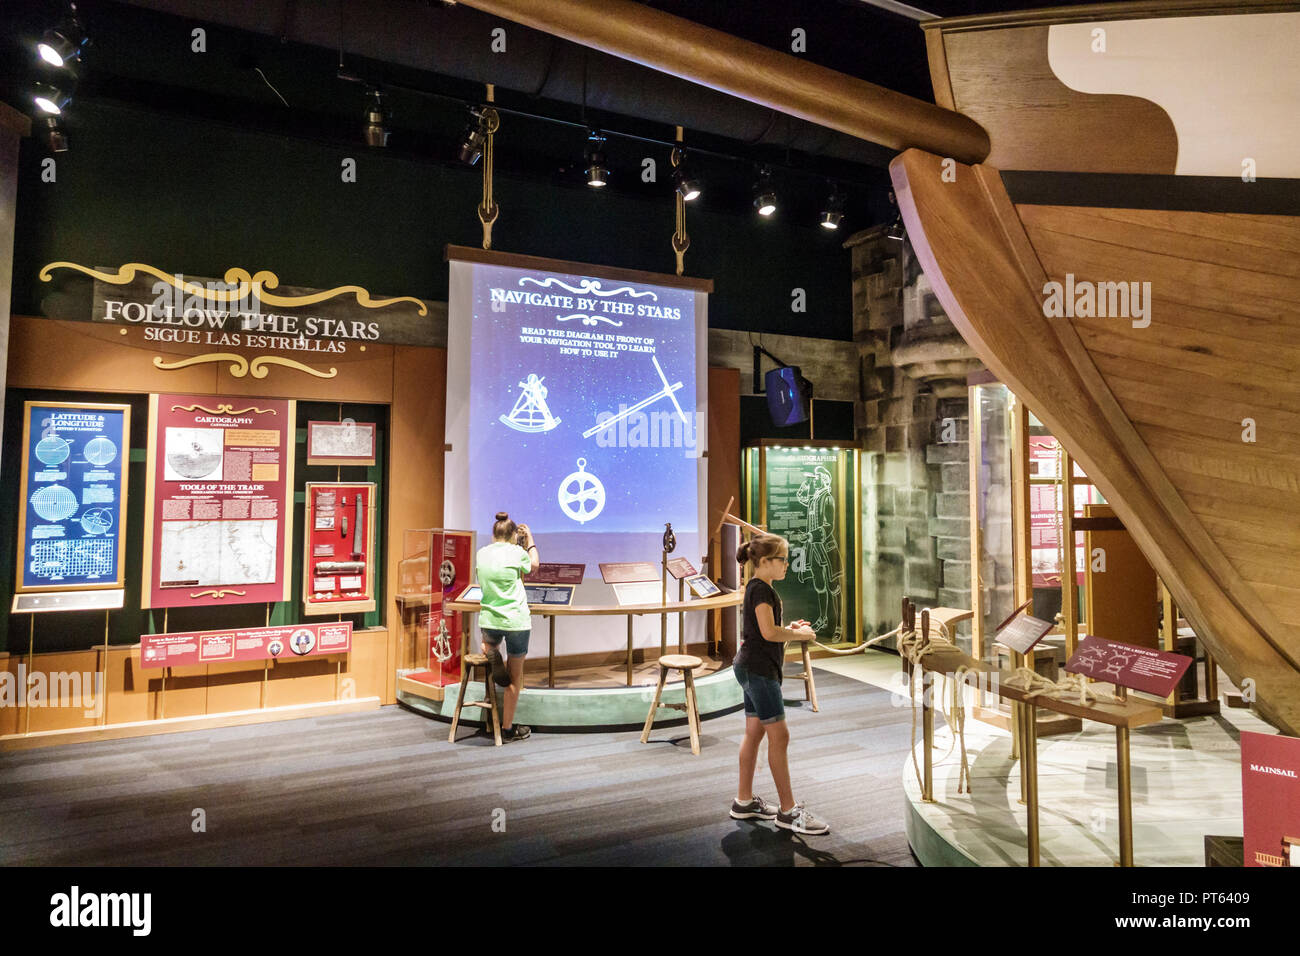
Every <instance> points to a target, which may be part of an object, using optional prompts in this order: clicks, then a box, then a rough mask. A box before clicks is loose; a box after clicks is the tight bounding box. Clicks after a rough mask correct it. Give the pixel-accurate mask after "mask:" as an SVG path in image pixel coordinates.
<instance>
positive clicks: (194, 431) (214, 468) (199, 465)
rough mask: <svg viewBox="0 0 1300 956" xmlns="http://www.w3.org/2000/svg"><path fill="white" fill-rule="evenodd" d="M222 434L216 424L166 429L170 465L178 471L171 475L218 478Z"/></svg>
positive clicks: (175, 476) (176, 477) (177, 477)
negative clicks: (206, 426) (208, 426)
mask: <svg viewBox="0 0 1300 956" xmlns="http://www.w3.org/2000/svg"><path fill="white" fill-rule="evenodd" d="M223 437H224V434H223V432H222V431H221V430H220V429H215V428H169V429H167V467H168V469H169V470H170V471H172V472H174V473H175V475H174V476H172V475H169V476H168V478H169V479H170V480H172V481H176V480H179V479H182V478H192V479H198V478H217V479H219V478H220V477H221V451H222V439H223Z"/></svg>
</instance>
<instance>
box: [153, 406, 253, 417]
mask: <svg viewBox="0 0 1300 956" xmlns="http://www.w3.org/2000/svg"><path fill="white" fill-rule="evenodd" d="M172 411H174V412H176V411H181V412H207V413H208V414H209V415H243V414H244V413H245V412H254V413H256V414H258V415H275V414H278V413H277V412H276V410H275V409H274V408H255V407H254V406H252V405H249V406H248V407H247V408H241V409H240V410H239V411H235V406H234V405H218V406H217V407H216V408H208V406H206V405H173V406H172Z"/></svg>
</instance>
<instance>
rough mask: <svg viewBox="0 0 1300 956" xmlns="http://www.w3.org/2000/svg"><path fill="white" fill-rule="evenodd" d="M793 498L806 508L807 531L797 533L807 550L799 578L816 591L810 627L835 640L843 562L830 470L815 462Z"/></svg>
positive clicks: (838, 635) (838, 637)
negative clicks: (813, 467) (814, 613)
mask: <svg viewBox="0 0 1300 956" xmlns="http://www.w3.org/2000/svg"><path fill="white" fill-rule="evenodd" d="M795 497H796V498H797V499H798V501H799V503H800V504H802V505H804V506H805V507H806V508H807V509H808V527H807V530H805V531H802V532H799V533H798V535H796V538H797V540H798V541H799V542H800V543H801V544H803V546H804V547H805V548H806V549H807V560H806V562H805V565H806V566H805V567H804V569H802V570H801V571H800V572H799V573H798V577H799V580H800V581H807V580H808V579H809V578H811V579H812V583H813V590H814V591H815V592H816V594H817V620H815V621H814V622H813V625H812V629H813V630H814V631H816V632H817V633H818V635H825V637H826V638H827V639H828V640H829V641H830V642H831V643H834V642H836V641H839V640H841V639H842V637H843V635H842V629H843V628H842V624H841V621H840V594H841V589H842V587H843V578H844V565H843V563H842V562H841V560H840V546H839V544H838V542H837V541H836V539H835V498H834V496H833V495H832V494H831V475H830V472H829V471H827V470H826V469H825V468H823V467H822V466H821V465H818V466H817V467H816V468H815V469H813V471H812V472H811V473H808V474H806V475H805V476H804V480H803V483H802V484H800V485H799V490H798V491H797V492H796V493H795ZM827 631H829V633H828V634H827V633H826V632H827Z"/></svg>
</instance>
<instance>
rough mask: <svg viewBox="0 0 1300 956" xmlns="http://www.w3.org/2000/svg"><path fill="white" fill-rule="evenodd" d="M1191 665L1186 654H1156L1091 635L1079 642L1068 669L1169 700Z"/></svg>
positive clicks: (1066, 667)
mask: <svg viewBox="0 0 1300 956" xmlns="http://www.w3.org/2000/svg"><path fill="white" fill-rule="evenodd" d="M1191 663H1192V659H1191V658H1190V657H1187V656H1186V655H1184V654H1170V653H1169V652H1168V651H1154V650H1151V649H1150V648H1148V647H1138V646H1137V645H1136V644H1125V643H1123V642H1121V641H1108V640H1105V639H1104V638H1100V637H1097V636H1096V635H1092V634H1090V635H1088V636H1087V637H1085V638H1084V639H1083V640H1082V641H1080V642H1079V647H1078V649H1077V650H1076V651H1075V652H1074V656H1073V657H1071V658H1070V659H1069V660H1068V661H1066V663H1065V669H1066V670H1067V671H1069V672H1070V673H1071V674H1083V675H1085V676H1087V677H1091V678H1092V679H1093V680H1099V681H1104V682H1106V683H1110V684H1114V685H1116V686H1117V687H1128V688H1131V689H1133V690H1139V691H1141V692H1142V693H1144V694H1154V695H1155V696H1157V697H1168V696H1169V695H1170V694H1172V693H1173V692H1174V688H1175V687H1177V686H1178V682H1179V681H1180V680H1182V679H1183V673H1184V672H1185V671H1186V670H1187V668H1188V667H1189V666H1190V665H1191Z"/></svg>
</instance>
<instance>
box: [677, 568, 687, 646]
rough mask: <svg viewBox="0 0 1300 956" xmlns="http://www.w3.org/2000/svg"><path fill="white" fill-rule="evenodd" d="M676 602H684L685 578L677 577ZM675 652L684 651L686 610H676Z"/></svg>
mask: <svg viewBox="0 0 1300 956" xmlns="http://www.w3.org/2000/svg"><path fill="white" fill-rule="evenodd" d="M677 603H678V604H685V603H686V579H685V578H678V579H677ZM677 652H678V653H679V654H685V653H686V612H685V611H678V612H677Z"/></svg>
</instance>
